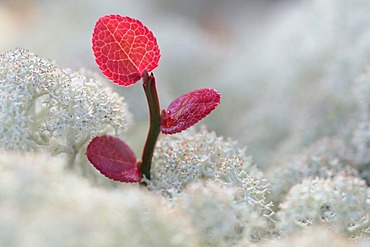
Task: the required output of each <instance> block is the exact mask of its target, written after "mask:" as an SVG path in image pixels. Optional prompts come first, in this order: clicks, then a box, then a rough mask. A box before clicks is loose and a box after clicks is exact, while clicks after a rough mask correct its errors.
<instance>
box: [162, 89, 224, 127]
mask: <svg viewBox="0 0 370 247" xmlns="http://www.w3.org/2000/svg"><path fill="white" fill-rule="evenodd" d="M220 100H221V96H220V94H219V93H218V92H217V91H216V90H215V89H212V88H203V89H198V90H194V91H191V92H190V93H187V94H184V95H182V96H180V97H178V98H177V99H175V100H174V101H172V103H171V104H170V105H169V106H168V109H167V113H166V114H165V116H162V121H161V131H162V133H164V134H175V133H178V132H181V131H183V130H185V129H187V128H189V127H191V126H193V125H194V124H196V123H197V122H198V121H200V120H201V119H202V118H204V117H205V116H207V115H208V114H209V113H210V112H211V111H213V110H214V109H215V108H216V106H217V105H218V104H219V103H220Z"/></svg>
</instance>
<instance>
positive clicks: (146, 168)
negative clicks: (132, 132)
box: [140, 71, 161, 179]
mask: <svg viewBox="0 0 370 247" xmlns="http://www.w3.org/2000/svg"><path fill="white" fill-rule="evenodd" d="M143 88H144V92H145V96H146V99H147V102H148V107H149V114H150V126H149V131H148V135H147V138H146V142H145V145H144V150H143V154H142V158H141V164H140V169H141V171H142V173H143V175H145V177H146V178H147V179H150V167H151V164H152V157H153V152H154V148H155V143H156V142H157V138H158V135H159V133H160V126H161V111H160V106H159V99H158V93H157V87H156V84H155V77H154V75H153V73H150V75H149V73H148V72H147V71H144V72H143Z"/></svg>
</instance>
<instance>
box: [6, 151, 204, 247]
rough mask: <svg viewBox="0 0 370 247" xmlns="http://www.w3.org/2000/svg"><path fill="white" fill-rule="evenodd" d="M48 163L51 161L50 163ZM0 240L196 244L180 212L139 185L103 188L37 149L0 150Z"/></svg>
mask: <svg viewBox="0 0 370 247" xmlns="http://www.w3.org/2000/svg"><path fill="white" fill-rule="evenodd" d="M51 163H52V164H53V165H50V164H51ZM0 246H38V247H49V246H54V247H67V246H81V247H83V246H86V247H98V246H127V247H128V246H129V247H132V246H167V247H174V246H178V247H196V246H199V244H198V241H197V235H196V234H195V232H194V230H193V229H192V227H191V223H190V220H188V218H187V217H186V216H185V214H184V213H183V212H182V211H181V210H180V209H176V208H170V205H169V203H168V202H167V201H165V200H164V198H163V197H160V196H155V195H153V194H151V193H149V192H148V191H146V190H143V189H142V188H141V187H140V186H132V185H130V186H124V187H121V188H117V189H115V190H112V189H102V188H96V187H93V186H91V185H90V184H89V183H88V181H87V180H85V179H83V178H81V177H79V176H75V175H74V174H72V173H71V172H69V171H66V170H65V169H64V165H63V159H61V158H60V157H51V156H50V155H49V154H45V153H44V154H42V153H28V154H25V153H20V152H10V151H8V152H0Z"/></svg>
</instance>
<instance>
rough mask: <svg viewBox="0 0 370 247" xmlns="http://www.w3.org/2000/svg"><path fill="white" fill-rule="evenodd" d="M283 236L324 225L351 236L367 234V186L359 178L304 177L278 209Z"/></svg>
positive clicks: (369, 211)
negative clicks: (313, 226)
mask: <svg viewBox="0 0 370 247" xmlns="http://www.w3.org/2000/svg"><path fill="white" fill-rule="evenodd" d="M277 216H278V219H279V221H278V223H277V226H278V229H279V230H280V233H281V235H282V236H288V235H289V234H292V233H294V232H297V231H299V230H302V229H306V228H308V227H310V226H312V225H321V224H324V225H325V224H327V225H328V226H330V227H331V228H332V229H334V230H335V231H337V232H339V233H341V234H343V235H347V236H348V237H350V238H369V237H370V189H369V188H368V187H367V185H366V182H365V181H364V180H362V179H360V178H358V177H354V176H348V175H344V174H338V175H336V176H334V177H333V178H327V179H323V178H307V179H304V180H303V181H302V183H300V184H297V185H295V186H293V187H292V188H291V190H290V191H289V193H288V194H287V196H286V198H285V200H284V201H283V202H282V203H281V204H280V211H278V212H277Z"/></svg>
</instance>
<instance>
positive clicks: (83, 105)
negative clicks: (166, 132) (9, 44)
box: [0, 49, 131, 162]
mask: <svg viewBox="0 0 370 247" xmlns="http://www.w3.org/2000/svg"><path fill="white" fill-rule="evenodd" d="M0 96H1V99H2V101H1V102H0V119H1V122H0V147H1V148H5V149H18V150H41V149H47V150H48V151H50V152H52V153H54V154H57V153H67V154H68V155H69V156H70V157H71V159H70V161H72V162H73V160H74V157H75V156H76V154H77V153H78V152H79V151H80V150H81V148H82V146H83V145H84V144H85V143H86V142H87V141H88V140H90V139H91V138H92V137H93V136H96V135H98V134H104V133H114V134H116V135H117V134H119V133H122V132H123V131H125V129H126V128H127V124H128V122H129V121H130V118H131V117H130V113H129V112H128V110H127V106H126V104H125V103H124V102H123V98H122V97H120V96H119V95H118V94H117V93H114V92H112V90H111V88H110V87H108V86H106V85H105V84H104V83H103V80H101V79H100V78H98V76H97V75H95V74H93V73H91V72H88V71H87V70H84V69H81V70H79V71H72V70H71V69H68V68H65V69H63V68H59V67H57V66H56V65H55V64H54V63H53V62H52V61H50V60H46V59H43V58H40V57H39V56H37V55H35V54H34V53H32V52H29V51H27V50H24V49H16V50H14V51H9V52H6V53H5V54H3V55H0Z"/></svg>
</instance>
